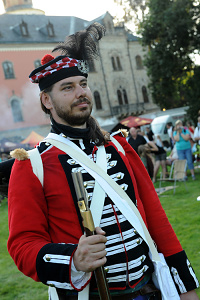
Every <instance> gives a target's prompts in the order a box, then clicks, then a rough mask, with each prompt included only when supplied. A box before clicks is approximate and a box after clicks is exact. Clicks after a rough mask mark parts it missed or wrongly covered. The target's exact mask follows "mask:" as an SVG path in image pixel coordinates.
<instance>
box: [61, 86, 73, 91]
mask: <svg viewBox="0 0 200 300" xmlns="http://www.w3.org/2000/svg"><path fill="white" fill-rule="evenodd" d="M71 88H72V86H71V85H66V86H64V87H63V88H62V90H63V91H69V90H71Z"/></svg>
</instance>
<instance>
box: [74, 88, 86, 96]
mask: <svg viewBox="0 0 200 300" xmlns="http://www.w3.org/2000/svg"><path fill="white" fill-rule="evenodd" d="M85 96H86V90H85V89H84V88H82V86H80V85H78V86H77V88H76V97H77V99H79V98H82V97H85Z"/></svg>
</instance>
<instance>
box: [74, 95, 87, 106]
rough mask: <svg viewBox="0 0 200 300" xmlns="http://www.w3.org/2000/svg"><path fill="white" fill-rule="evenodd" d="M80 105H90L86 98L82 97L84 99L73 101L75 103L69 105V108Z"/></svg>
mask: <svg viewBox="0 0 200 300" xmlns="http://www.w3.org/2000/svg"><path fill="white" fill-rule="evenodd" d="M81 103H87V104H91V102H90V101H89V100H88V98H86V97H84V98H82V99H78V100H77V101H75V102H74V103H73V104H72V105H71V107H74V106H77V105H79V104H81Z"/></svg>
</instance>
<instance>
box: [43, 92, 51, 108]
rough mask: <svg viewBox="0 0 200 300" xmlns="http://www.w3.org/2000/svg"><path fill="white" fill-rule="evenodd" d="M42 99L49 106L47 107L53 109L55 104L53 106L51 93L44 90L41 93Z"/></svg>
mask: <svg viewBox="0 0 200 300" xmlns="http://www.w3.org/2000/svg"><path fill="white" fill-rule="evenodd" d="M40 99H41V102H42V104H43V105H44V106H45V107H46V108H47V109H49V110H50V109H51V108H52V107H53V106H52V102H51V97H50V95H49V94H47V93H45V92H42V93H41V95H40Z"/></svg>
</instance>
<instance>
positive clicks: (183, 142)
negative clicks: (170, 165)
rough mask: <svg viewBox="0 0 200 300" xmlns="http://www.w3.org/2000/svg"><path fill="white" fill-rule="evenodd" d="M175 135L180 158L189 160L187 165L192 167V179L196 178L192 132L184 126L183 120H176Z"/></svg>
mask: <svg viewBox="0 0 200 300" xmlns="http://www.w3.org/2000/svg"><path fill="white" fill-rule="evenodd" d="M173 136H174V140H175V141H176V149H177V153H178V159H186V160H187V165H188V168H189V169H190V172H191V175H192V179H193V180H195V175H194V165H193V159H192V149H191V144H190V132H189V130H188V129H187V128H184V127H183V123H182V121H181V120H178V121H176V123H175V130H174V133H173ZM185 179H186V180H187V174H185Z"/></svg>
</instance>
